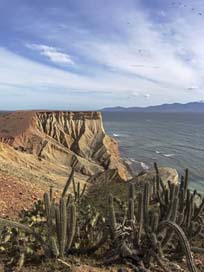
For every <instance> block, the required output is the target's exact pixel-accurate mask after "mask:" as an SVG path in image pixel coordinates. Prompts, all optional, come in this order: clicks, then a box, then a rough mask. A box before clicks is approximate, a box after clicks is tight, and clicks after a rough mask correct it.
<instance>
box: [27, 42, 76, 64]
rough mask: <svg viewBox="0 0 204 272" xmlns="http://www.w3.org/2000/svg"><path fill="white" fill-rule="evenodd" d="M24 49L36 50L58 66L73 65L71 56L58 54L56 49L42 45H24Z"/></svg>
mask: <svg viewBox="0 0 204 272" xmlns="http://www.w3.org/2000/svg"><path fill="white" fill-rule="evenodd" d="M26 47H28V48H30V49H33V50H37V51H39V52H40V54H41V55H42V56H45V57H47V58H48V59H49V60H50V61H52V62H54V63H58V64H74V61H73V60H72V58H71V56H70V55H68V54H65V53H62V52H60V51H59V50H58V49H57V48H55V47H51V46H47V45H43V44H26Z"/></svg>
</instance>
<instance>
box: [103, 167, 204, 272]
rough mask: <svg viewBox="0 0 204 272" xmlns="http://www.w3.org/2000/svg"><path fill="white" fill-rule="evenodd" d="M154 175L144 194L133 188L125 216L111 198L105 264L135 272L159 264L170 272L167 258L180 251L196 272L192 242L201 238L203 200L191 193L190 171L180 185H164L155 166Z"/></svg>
mask: <svg viewBox="0 0 204 272" xmlns="http://www.w3.org/2000/svg"><path fill="white" fill-rule="evenodd" d="M155 171H156V174H155V177H154V180H153V182H152V183H151V182H148V183H145V184H144V188H143V191H142V192H138V193H137V194H136V193H135V184H130V189H129V195H128V199H127V204H126V207H127V208H126V209H125V208H123V215H121V214H120V213H116V208H117V206H118V203H119V200H117V201H115V199H114V197H113V196H112V195H110V197H109V217H108V222H109V229H110V233H111V236H110V237H111V241H112V244H111V247H110V249H109V250H108V252H107V253H106V255H105V258H106V260H105V263H106V264H110V263H113V262H116V261H118V262H121V261H122V262H126V263H129V264H130V265H131V266H132V267H134V269H135V271H148V269H149V268H150V267H151V265H152V264H153V263H157V265H158V266H160V267H161V269H162V270H163V271H170V270H169V269H168V268H167V266H168V264H169V263H170V262H169V261H167V258H166V257H167V254H168V255H169V254H171V253H173V252H174V251H177V252H182V255H183V256H185V257H186V262H187V266H188V269H189V271H191V272H195V271H197V270H196V267H195V265H194V262H193V258H192V251H191V247H190V243H189V241H191V239H192V238H193V237H195V236H198V235H201V234H202V230H203V227H204V224H203V222H202V220H203V219H202V218H203V216H202V210H203V206H204V200H203V198H202V197H201V196H200V195H199V194H198V193H197V192H196V191H194V192H191V191H190V190H189V189H188V170H186V173H185V177H182V178H181V183H180V184H174V183H171V182H168V185H165V184H164V183H163V181H162V179H161V177H160V175H159V169H158V167H157V165H156V164H155ZM178 250H179V251H178ZM196 250H197V252H201V251H202V249H199V248H196V249H195V251H196Z"/></svg>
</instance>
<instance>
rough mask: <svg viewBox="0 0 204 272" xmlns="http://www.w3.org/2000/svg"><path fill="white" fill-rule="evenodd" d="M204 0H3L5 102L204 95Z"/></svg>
mask: <svg viewBox="0 0 204 272" xmlns="http://www.w3.org/2000/svg"><path fill="white" fill-rule="evenodd" d="M203 45H204V1H203V0H194V1H192V0H185V1H182V0H181V1H176V0H171V1H169V0H165V1H164V0H125V1H124V0H111V1H110V0H86V1H85V0H43V1H42V0H41V1H40V0H35V1H32V0H0V110H5V109H32V108H35V109H36V108H41V109H42V108H43V109H67V110H69V109H70V110H90V109H100V108H102V107H107V106H118V105H120V106H147V105H156V104H162V103H173V102H182V103H185V102H189V101H199V100H203V99H204V88H203V87H204V49H203Z"/></svg>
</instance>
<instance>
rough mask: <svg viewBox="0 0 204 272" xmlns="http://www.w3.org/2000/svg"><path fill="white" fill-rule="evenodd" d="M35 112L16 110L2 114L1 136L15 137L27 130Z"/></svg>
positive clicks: (0, 121)
mask: <svg viewBox="0 0 204 272" xmlns="http://www.w3.org/2000/svg"><path fill="white" fill-rule="evenodd" d="M34 115H35V112H32V111H26V112H25V111H16V112H11V113H8V114H3V115H0V137H3V138H5V137H15V136H16V135H19V134H20V133H21V132H23V131H24V130H26V129H27V128H28V127H29V125H30V122H31V119H32V117H33V116H34Z"/></svg>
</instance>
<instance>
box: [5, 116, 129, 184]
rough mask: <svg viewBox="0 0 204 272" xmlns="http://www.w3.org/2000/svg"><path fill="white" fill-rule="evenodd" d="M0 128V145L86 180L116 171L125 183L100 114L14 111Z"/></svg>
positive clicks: (115, 146)
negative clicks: (78, 175) (72, 170)
mask: <svg viewBox="0 0 204 272" xmlns="http://www.w3.org/2000/svg"><path fill="white" fill-rule="evenodd" d="M0 128H2V129H0V142H3V143H5V144H7V145H10V146H12V147H13V148H14V149H15V150H17V151H18V152H21V153H27V154H31V155H34V156H35V157H36V158H37V159H38V161H39V162H41V163H43V161H44V160H45V161H50V162H53V163H56V164H61V165H64V166H66V167H70V166H71V167H72V166H74V167H75V169H76V171H77V172H79V173H81V174H82V175H86V176H92V175H95V174H98V173H101V172H103V171H104V170H106V169H117V170H118V174H119V176H120V177H121V178H122V179H124V180H127V175H128V170H127V168H126V166H125V164H124V163H123V161H122V160H121V158H120V154H119V149H118V144H117V142H116V141H115V140H114V139H112V138H111V137H109V136H108V135H106V133H105V131H104V128H103V123H102V116H101V113H100V112H66V111H17V112H13V113H10V114H8V115H6V116H2V117H0ZM0 149H1V148H0ZM0 151H1V150H0Z"/></svg>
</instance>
